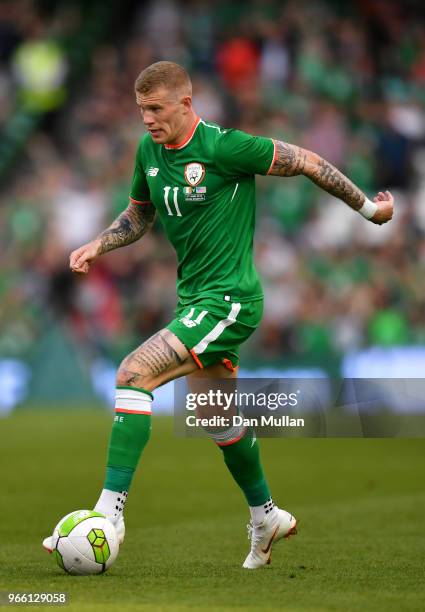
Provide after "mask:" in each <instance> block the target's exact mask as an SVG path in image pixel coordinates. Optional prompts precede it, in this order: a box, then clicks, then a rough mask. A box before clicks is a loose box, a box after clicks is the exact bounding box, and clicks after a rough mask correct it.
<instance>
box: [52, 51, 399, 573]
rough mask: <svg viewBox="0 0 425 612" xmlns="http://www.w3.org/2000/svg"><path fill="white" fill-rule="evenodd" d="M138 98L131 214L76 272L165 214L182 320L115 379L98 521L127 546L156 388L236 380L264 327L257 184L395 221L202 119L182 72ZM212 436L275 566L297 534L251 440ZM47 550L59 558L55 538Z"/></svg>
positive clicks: (244, 435)
mask: <svg viewBox="0 0 425 612" xmlns="http://www.w3.org/2000/svg"><path fill="white" fill-rule="evenodd" d="M135 90H136V101H137V104H138V106H139V108H140V112H141V116H142V119H143V123H144V125H145V128H146V134H144V135H143V137H142V138H141V140H140V144H139V147H138V150H137V154H136V163H135V170H134V176H133V182H132V186H131V191H130V201H129V204H128V207H127V208H126V209H125V210H124V212H122V213H121V215H120V216H119V217H118V218H117V219H116V220H115V221H114V222H113V223H112V225H111V226H110V227H109V228H108V229H106V230H105V231H104V232H102V233H101V234H100V235H99V236H98V237H97V238H95V239H94V240H93V241H92V242H90V243H88V244H85V245H84V246H82V247H80V248H79V249H77V250H75V251H74V252H73V253H71V256H70V267H71V270H73V271H74V272H77V273H82V274H86V273H87V272H88V271H89V268H90V265H91V264H92V262H93V261H94V260H95V259H96V258H97V257H99V256H100V255H103V254H104V253H107V252H109V251H112V250H113V249H117V248H120V247H123V246H125V245H127V244H130V243H132V242H135V241H136V240H139V239H140V238H141V237H142V236H143V235H144V234H145V233H146V232H147V231H148V230H149V229H150V228H151V227H152V225H153V223H154V221H155V217H156V215H158V217H159V218H160V220H161V222H162V224H163V226H164V228H165V232H166V234H167V237H168V238H169V240H170V241H171V243H172V245H173V246H174V248H175V250H176V252H177V256H178V273H177V276H178V278H177V294H178V304H177V309H176V312H175V318H174V319H173V320H172V321H171V322H170V323H169V325H168V326H167V327H166V328H165V329H162V330H160V331H158V332H157V333H156V334H155V335H153V336H152V337H151V338H149V339H148V340H146V341H145V342H144V343H143V344H142V345H141V346H139V347H138V348H136V349H135V350H134V351H133V352H132V353H131V354H130V355H128V356H127V357H126V358H125V359H124V361H123V362H122V364H121V365H120V367H119V369H118V373H117V388H116V404H115V419H114V422H113V426H112V433H111V438H110V444H109V451H108V460H107V468H106V478H105V483H104V489H103V491H102V493H101V495H100V498H99V500H98V502H97V504H96V506H95V510H98V511H99V512H102V513H103V514H105V515H106V516H107V517H108V518H110V519H111V521H112V522H113V523H114V524H115V526H116V528H117V531H118V534H119V538H120V541H122V540H123V538H124V519H123V510H124V505H125V501H126V498H127V493H128V491H129V489H130V484H131V480H132V477H133V474H134V471H135V469H136V467H137V464H138V461H139V459H140V456H141V454H142V452H143V449H144V447H145V445H146V444H147V442H148V440H149V436H150V431H151V411H152V410H151V407H152V401H153V397H154V396H153V392H154V390H155V388H156V387H158V386H159V385H162V384H164V383H166V382H167V381H170V380H173V379H176V378H178V377H181V376H186V377H187V381H188V384H189V387H191V385H192V388H193V384H194V383H196V382H198V384H199V379H200V378H202V379H206V380H208V379H209V380H211V381H212V380H214V379H218V378H235V377H236V376H237V366H238V362H239V346H240V345H241V344H242V343H243V342H244V341H245V340H246V339H247V338H248V337H249V336H250V335H251V334H252V333H253V331H254V330H255V329H256V327H257V326H258V325H259V323H260V320H261V315H262V310H263V293H262V289H261V285H260V281H259V279H258V276H257V272H256V270H255V267H254V264H253V234H254V224H255V175H256V174H262V175H271V176H282V177H289V176H295V175H298V174H303V175H304V176H306V177H308V178H309V179H311V180H312V181H313V182H314V183H316V185H318V186H319V187H321V188H322V189H324V190H325V191H327V192H328V193H330V194H332V195H334V196H336V197H337V198H340V199H341V200H342V201H343V202H345V203H346V204H348V206H350V207H351V208H352V209H353V210H354V211H357V212H358V213H360V214H361V215H363V216H364V217H365V218H366V219H369V220H370V221H371V222H373V223H376V224H382V223H385V222H386V221H389V220H390V219H391V217H392V214H393V198H392V196H391V194H390V193H389V192H385V193H383V192H380V193H378V195H377V196H376V197H375V198H374V201H373V202H372V201H370V200H369V199H368V198H367V197H366V196H365V194H364V193H362V191H361V190H360V189H359V188H358V187H356V185H354V184H353V183H352V182H351V181H350V180H349V179H348V178H347V177H345V176H344V175H343V174H342V173H341V172H339V170H337V169H336V168H335V167H334V166H332V165H331V164H330V163H328V162H327V161H326V160H324V159H323V158H321V157H320V156H319V155H317V154H316V153H313V152H312V151H308V150H305V149H302V148H300V147H298V146H295V145H292V144H288V143H285V142H280V141H278V140H273V139H271V138H262V137H255V136H251V135H249V134H246V133H244V132H242V131H239V130H235V129H226V128H222V127H220V126H218V125H215V124H212V123H208V122H207V121H204V120H203V119H201V118H200V117H198V116H197V115H196V113H195V110H194V109H193V107H192V87H191V81H190V78H189V76H188V74H187V73H186V71H185V70H184V69H183V68H182V67H181V66H179V65H177V64H175V63H173V62H157V63H155V64H152V65H151V66H149V67H147V68H146V69H145V70H143V71H142V72H141V74H140V75H139V76H138V78H137V80H136V83H135ZM284 205H285V203H284V202H282V206H284ZM213 437H214V439H215V442H216V443H217V445H218V446H219V448H220V449H221V451H222V453H223V458H224V461H225V464H226V466H227V467H228V469H229V470H230V472H231V474H232V476H233V478H234V480H235V481H236V483H237V484H238V485H239V487H240V488H241V489H242V492H243V493H244V495H245V497H246V500H247V502H248V505H249V509H250V513H251V533H250V535H251V550H250V552H249V554H248V556H247V557H246V559H245V562H244V564H243V567H245V568H249V569H255V568H259V567H262V566H264V565H266V564H267V563H269V562H270V555H271V550H272V545H273V544H274V543H275V542H277V541H278V540H279V539H281V538H283V537H288V536H289V535H291V534H293V533H295V530H296V520H295V518H294V517H293V516H292V515H291V514H290V513H289V512H286V511H285V510H281V509H279V508H278V507H277V506H275V504H274V502H273V500H272V497H271V492H270V490H269V486H268V484H267V480H266V478H265V475H264V472H263V468H262V465H261V461H260V456H259V447H258V442H257V440H256V439H255V436H254V434H253V433H252V431H250V430H248V429H245V428H243V427H240V428H237V427H233V428H230V429H229V430H227V431H226V432H222V433H221V434H217V435H215V436H213ZM44 544H45V546H46V548H49V546H50V547H51V546H52V544H51V540H50V538H47V539H46V540H45V543H44Z"/></svg>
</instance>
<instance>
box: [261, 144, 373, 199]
mask: <svg viewBox="0 0 425 612" xmlns="http://www.w3.org/2000/svg"><path fill="white" fill-rule="evenodd" d="M274 143H275V147H276V153H275V160H274V162H273V166H272V167H271V170H270V172H269V174H271V175H275V176H296V175H298V174H303V175H304V176H307V177H308V178H309V179H310V180H312V181H313V182H314V183H316V185H318V186H319V187H321V188H322V189H324V190H325V191H327V192H328V193H330V194H332V195H333V196H335V197H337V198H339V199H340V200H342V201H343V202H345V203H346V204H348V206H350V207H351V208H353V209H354V210H359V208H361V207H362V205H363V203H364V201H365V198H366V196H365V195H364V193H363V192H362V191H361V190H360V189H359V188H358V187H356V185H354V183H352V182H351V181H350V179H348V178H347V177H346V176H344V174H343V173H342V172H340V171H339V170H338V169H337V168H335V166H333V165H332V164H330V163H329V162H327V161H326V160H325V159H323V157H320V155H317V154H316V153H313V152H312V151H308V150H307V149H302V148H301V147H297V146H296V145H292V144H288V143H286V142H281V141H279V140H275V141H274Z"/></svg>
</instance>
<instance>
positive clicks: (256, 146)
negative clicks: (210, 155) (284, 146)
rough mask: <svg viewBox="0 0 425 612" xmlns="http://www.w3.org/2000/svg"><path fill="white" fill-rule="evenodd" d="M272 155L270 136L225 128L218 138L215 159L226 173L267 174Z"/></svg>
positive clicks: (273, 150) (272, 144)
mask: <svg viewBox="0 0 425 612" xmlns="http://www.w3.org/2000/svg"><path fill="white" fill-rule="evenodd" d="M274 155H275V145H274V142H273V140H272V139H271V138H265V137H263V136H252V135H251V134H247V133H246V132H242V131H241V130H226V131H225V132H224V133H222V134H221V135H220V137H219V138H218V141H217V144H216V150H215V161H216V164H217V166H219V167H220V168H221V169H222V170H223V171H224V172H226V174H236V175H238V174H242V175H243V174H268V172H269V171H270V168H271V167H272V164H273V161H274Z"/></svg>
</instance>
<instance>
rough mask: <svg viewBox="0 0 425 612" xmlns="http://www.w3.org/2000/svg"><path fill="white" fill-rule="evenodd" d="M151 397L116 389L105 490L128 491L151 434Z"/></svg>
mask: <svg viewBox="0 0 425 612" xmlns="http://www.w3.org/2000/svg"><path fill="white" fill-rule="evenodd" d="M152 399H153V396H152V393H150V392H149V391H146V390H145V389H138V388H136V387H117V391H116V401H115V418H114V423H113V426H112V432H111V438H110V441H109V450H108V461H107V467H106V477H105V484H104V486H103V488H104V489H109V490H110V491H128V490H129V488H130V484H131V481H132V478H133V475H134V472H135V470H136V467H137V464H138V463H139V459H140V456H141V454H142V452H143V449H144V448H145V446H146V444H147V443H148V441H149V437H150V433H151V412H152V409H151V405H152Z"/></svg>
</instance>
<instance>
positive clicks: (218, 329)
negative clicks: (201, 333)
mask: <svg viewBox="0 0 425 612" xmlns="http://www.w3.org/2000/svg"><path fill="white" fill-rule="evenodd" d="M240 309H241V305H240V304H239V302H236V303H235V304H232V310H231V311H230V312H229V316H228V317H227V319H222V320H221V321H219V322H218V323H217V325H216V326H215V327H214V328H213V329H212V330H211V331H210V332H208V334H207V335H206V336H205V337H204V338H202V340H201V341H200V342H198V344H197V345H196V346H194V347H193V349H192V351H193V352H194V353H195V354H196V355H200V354H201V353H203V352H204V351H205V349H206V348H207V346H208V345H209V343H210V342H214V340H217V338H218V337H219V336H221V334H222V333H223V332H224V330H225V329H226V327H229V325H233V323H236V317H237V316H238V314H239V311H240Z"/></svg>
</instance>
